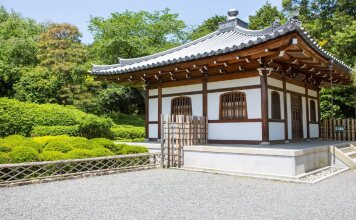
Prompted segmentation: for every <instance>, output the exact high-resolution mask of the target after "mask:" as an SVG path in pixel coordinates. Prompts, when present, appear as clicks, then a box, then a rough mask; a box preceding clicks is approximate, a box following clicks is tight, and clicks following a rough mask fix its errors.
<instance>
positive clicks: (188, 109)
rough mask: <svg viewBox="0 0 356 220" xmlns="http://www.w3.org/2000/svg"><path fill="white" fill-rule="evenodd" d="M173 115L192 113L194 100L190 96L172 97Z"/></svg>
mask: <svg viewBox="0 0 356 220" xmlns="http://www.w3.org/2000/svg"><path fill="white" fill-rule="evenodd" d="M171 114H172V115H192V100H191V98H190V97H185V96H182V97H176V98H173V99H172V104H171Z"/></svg>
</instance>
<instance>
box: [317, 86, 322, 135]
mask: <svg viewBox="0 0 356 220" xmlns="http://www.w3.org/2000/svg"><path fill="white" fill-rule="evenodd" d="M317 97H318V98H317V100H316V101H317V106H318V110H317V111H318V114H317V115H318V119H317V120H318V124H319V138H320V137H321V126H320V122H321V119H320V116H321V113H320V94H319V90H318V91H317Z"/></svg>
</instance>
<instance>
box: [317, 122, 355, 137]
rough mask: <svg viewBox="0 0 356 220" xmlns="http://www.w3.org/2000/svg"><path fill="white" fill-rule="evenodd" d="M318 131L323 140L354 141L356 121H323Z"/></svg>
mask: <svg viewBox="0 0 356 220" xmlns="http://www.w3.org/2000/svg"><path fill="white" fill-rule="evenodd" d="M320 130H321V131H320V134H321V138H322V139H323V140H330V141H356V119H324V120H322V121H321V127H320Z"/></svg>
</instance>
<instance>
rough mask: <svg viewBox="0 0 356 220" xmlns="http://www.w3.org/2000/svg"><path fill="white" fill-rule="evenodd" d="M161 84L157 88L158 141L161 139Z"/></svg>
mask: <svg viewBox="0 0 356 220" xmlns="http://www.w3.org/2000/svg"><path fill="white" fill-rule="evenodd" d="M161 114H162V84H159V86H158V139H161Z"/></svg>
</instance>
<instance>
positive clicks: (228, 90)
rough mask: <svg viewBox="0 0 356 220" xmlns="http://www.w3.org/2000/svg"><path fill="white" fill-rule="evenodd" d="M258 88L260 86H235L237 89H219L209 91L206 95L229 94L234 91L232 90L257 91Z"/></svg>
mask: <svg viewBox="0 0 356 220" xmlns="http://www.w3.org/2000/svg"><path fill="white" fill-rule="evenodd" d="M259 88H261V85H251V86H237V87H230V88H221V89H209V90H208V93H214V92H230V91H234V90H248V89H259Z"/></svg>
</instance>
